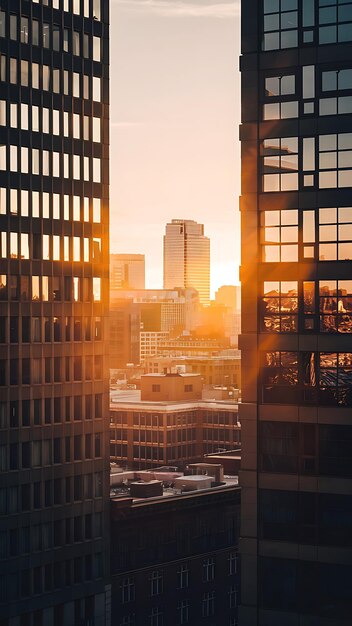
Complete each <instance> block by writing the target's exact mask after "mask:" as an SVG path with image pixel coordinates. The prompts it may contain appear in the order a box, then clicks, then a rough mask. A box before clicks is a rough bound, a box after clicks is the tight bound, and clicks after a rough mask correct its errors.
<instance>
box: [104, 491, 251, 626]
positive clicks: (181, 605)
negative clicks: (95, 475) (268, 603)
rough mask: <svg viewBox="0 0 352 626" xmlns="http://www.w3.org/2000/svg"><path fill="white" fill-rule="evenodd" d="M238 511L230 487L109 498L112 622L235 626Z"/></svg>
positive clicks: (237, 501) (138, 625)
mask: <svg viewBox="0 0 352 626" xmlns="http://www.w3.org/2000/svg"><path fill="white" fill-rule="evenodd" d="M220 509H221V515H219V510H220ZM239 509H240V490H239V488H238V487H237V486H235V485H229V484H224V485H223V486H221V487H216V488H213V489H208V490H206V491H193V492H192V493H188V494H180V495H175V496H171V495H170V494H169V495H168V496H164V497H163V496H161V497H159V498H155V497H154V498H152V499H151V500H150V499H149V500H148V499H138V500H133V499H132V498H129V497H126V496H125V497H124V496H121V497H120V498H118V497H113V498H112V502H111V513H112V524H111V528H112V551H111V569H112V619H113V623H114V624H131V625H133V626H162V625H163V624H164V625H166V624H167V626H179V625H180V624H181V625H182V624H189V625H192V626H196V625H198V624H208V625H209V626H219V625H220V624H221V626H236V624H237V606H238V603H239V597H240V581H239V569H240V568H239V561H238V532H239ZM136 537H138V541H136Z"/></svg>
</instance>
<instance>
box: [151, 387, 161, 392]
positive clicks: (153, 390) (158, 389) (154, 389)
mask: <svg viewBox="0 0 352 626" xmlns="http://www.w3.org/2000/svg"><path fill="white" fill-rule="evenodd" d="M160 389H161V387H160V385H152V392H154V393H159V392H160Z"/></svg>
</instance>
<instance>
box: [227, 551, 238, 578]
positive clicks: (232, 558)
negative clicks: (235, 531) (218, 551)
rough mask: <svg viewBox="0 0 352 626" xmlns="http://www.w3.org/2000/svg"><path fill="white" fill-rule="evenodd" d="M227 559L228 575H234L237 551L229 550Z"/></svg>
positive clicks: (236, 569)
mask: <svg viewBox="0 0 352 626" xmlns="http://www.w3.org/2000/svg"><path fill="white" fill-rule="evenodd" d="M228 561H229V575H230V576H234V575H235V574H237V573H238V553H237V552H231V554H230V555H229V558H228Z"/></svg>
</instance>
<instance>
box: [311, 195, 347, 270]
mask: <svg viewBox="0 0 352 626" xmlns="http://www.w3.org/2000/svg"><path fill="white" fill-rule="evenodd" d="M350 259H352V208H350V207H340V208H329V209H328V208H326V209H319V261H335V260H339V261H344V260H350Z"/></svg>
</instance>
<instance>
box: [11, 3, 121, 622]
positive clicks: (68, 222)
mask: <svg viewBox="0 0 352 626" xmlns="http://www.w3.org/2000/svg"><path fill="white" fill-rule="evenodd" d="M0 48H1V54H0V82H1V95H0V231H1V237H0V242H1V245H0V624H1V626H5V625H6V626H47V625H48V626H49V625H50V626H78V624H80V625H82V626H83V625H84V626H88V625H92V626H93V624H94V626H98V625H99V626H102V625H104V626H106V624H108V623H109V622H108V608H107V609H106V607H108V601H109V598H108V587H107V585H106V581H107V578H108V572H109V544H108V537H109V441H108V439H109V435H108V428H109V415H108V391H109V386H108V383H109V379H108V369H107V368H108V361H107V356H106V351H105V345H107V340H108V337H107V333H108V328H107V320H108V306H107V303H108V290H109V207H108V202H109V157H108V154H109V78H108V77H109V1H108V0H87V1H85V2H83V1H80V0H65V1H63V0H46V1H44V0H36V2H35V1H34V0H33V1H32V2H27V1H23V2H19V1H17V0H16V1H15V2H12V1H11V2H8V1H7V0H0Z"/></svg>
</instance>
